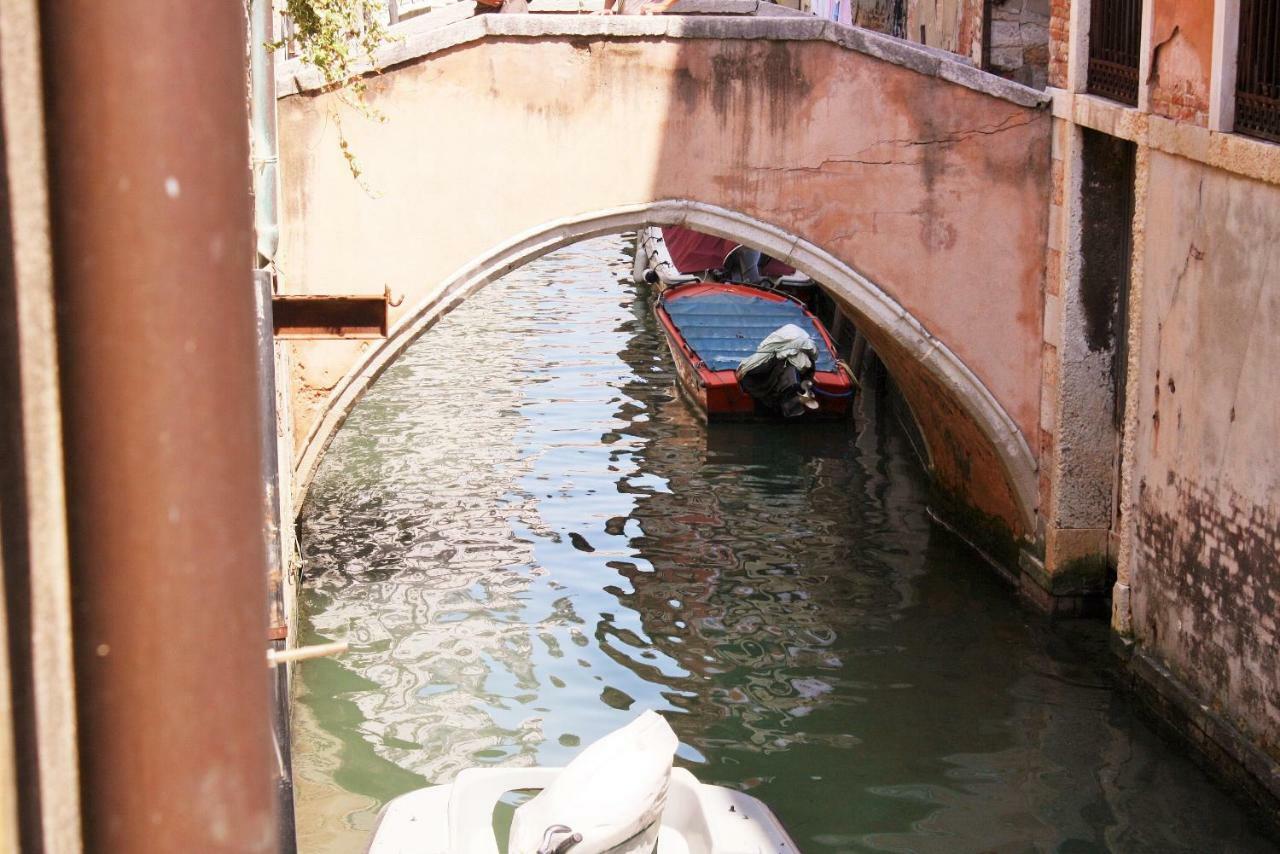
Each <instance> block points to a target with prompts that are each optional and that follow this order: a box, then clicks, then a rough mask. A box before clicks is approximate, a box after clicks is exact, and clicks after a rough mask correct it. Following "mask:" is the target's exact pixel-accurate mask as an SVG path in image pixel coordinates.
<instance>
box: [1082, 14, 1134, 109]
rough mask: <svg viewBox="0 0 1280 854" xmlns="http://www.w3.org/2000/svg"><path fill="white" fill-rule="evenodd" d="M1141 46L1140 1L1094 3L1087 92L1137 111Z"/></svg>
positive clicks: (1090, 29)
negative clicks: (1127, 105) (1134, 108)
mask: <svg viewBox="0 0 1280 854" xmlns="http://www.w3.org/2000/svg"><path fill="white" fill-rule="evenodd" d="M1141 44H1142V0H1093V3H1092V4H1090V10H1089V78H1088V81H1087V85H1086V89H1087V90H1088V92H1089V93H1090V94H1092V95H1101V96H1102V97H1104V98H1110V99H1112V100H1114V101H1119V102H1120V103H1122V104H1129V105H1130V106H1133V107H1136V106H1137V105H1138V52H1139V50H1140V49H1141Z"/></svg>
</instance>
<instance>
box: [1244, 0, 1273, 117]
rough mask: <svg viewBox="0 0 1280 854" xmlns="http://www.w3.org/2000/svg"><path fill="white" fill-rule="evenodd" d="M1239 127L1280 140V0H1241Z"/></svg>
mask: <svg viewBox="0 0 1280 854" xmlns="http://www.w3.org/2000/svg"><path fill="white" fill-rule="evenodd" d="M1237 57H1238V58H1237V60H1236V63H1237V64H1236V130H1237V131H1238V132H1240V133H1244V134H1248V135H1249V136H1256V137H1261V138H1262V139H1269V140H1272V141H1274V142H1280V0H1240V49H1239V52H1238V54H1237Z"/></svg>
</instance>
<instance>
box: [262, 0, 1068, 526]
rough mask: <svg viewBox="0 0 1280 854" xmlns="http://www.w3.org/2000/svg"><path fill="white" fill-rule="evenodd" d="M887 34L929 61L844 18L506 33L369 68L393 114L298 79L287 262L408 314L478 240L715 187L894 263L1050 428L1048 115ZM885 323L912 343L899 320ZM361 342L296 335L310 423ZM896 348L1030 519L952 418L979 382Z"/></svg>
mask: <svg viewBox="0 0 1280 854" xmlns="http://www.w3.org/2000/svg"><path fill="white" fill-rule="evenodd" d="M491 17H492V16H491ZM500 17H501V16H500ZM513 17H514V16H513ZM579 20H581V19H579ZM596 20H597V21H599V20H600V19H596ZM588 23H590V22H588ZM623 23H624V24H625V25H627V26H632V25H633V24H632V22H623ZM784 23H785V24H786V25H787V26H788V27H791V28H792V29H795V30H796V31H797V32H801V31H802V30H803V28H802V27H799V26H793V25H805V26H809V25H811V24H816V25H818V26H819V27H823V26H829V25H823V24H822V23H821V22H816V21H799V22H791V21H786V22H784ZM519 24H520V25H525V22H519ZM537 24H539V22H538V21H536V20H532V21H530V22H529V23H528V24H527V25H529V26H532V25H537ZM497 25H499V26H516V25H517V23H515V22H513V23H511V24H508V23H507V22H498V24H497ZM640 25H641V22H639V21H638V20H637V21H636V22H635V23H634V26H640ZM654 25H661V26H672V24H671V23H670V22H661V21H657V22H654ZM725 25H726V24H725V23H724V22H719V23H716V26H725ZM491 26H492V25H491ZM806 32H807V30H806ZM823 32H825V30H823ZM843 32H850V31H847V30H846V31H843ZM851 35H853V36H856V35H857V34H856V33H852V34H851ZM859 38H865V37H859ZM886 41H887V40H886ZM897 45H901V43H897ZM890 48H893V49H896V50H902V51H908V52H909V53H908V54H904V55H908V59H909V61H910V62H913V63H917V67H919V68H921V69H927V71H926V73H921V71H917V70H913V68H912V67H907V66H906V65H905V64H898V63H890V62H886V61H883V60H881V59H877V58H876V57H875V56H872V55H868V53H866V52H862V51H856V50H849V49H846V48H844V47H842V46H841V45H839V44H833V43H831V42H830V41H818V40H777V39H773V40H762V39H754V40H748V39H743V38H737V39H730V40H716V39H696V38H683V39H668V40H664V39H660V38H652V37H650V38H632V39H606V38H600V37H593V38H588V37H572V36H570V37H560V38H547V39H541V40H525V39H518V38H508V39H491V40H488V41H485V42H483V43H474V42H473V43H469V44H464V45H461V46H459V47H455V48H449V49H445V50H442V51H440V52H437V53H434V54H432V55H431V56H430V58H428V59H425V60H419V61H415V62H410V63H408V64H405V65H404V66H403V67H400V68H397V69H394V70H392V71H390V72H388V73H386V74H384V75H382V76H380V77H377V78H373V79H371V81H370V96H371V99H372V102H373V104H374V106H375V107H377V108H378V109H380V110H381V111H382V112H383V113H384V114H385V115H386V116H387V117H388V120H387V121H386V122H384V123H377V122H372V121H369V120H367V119H365V118H363V117H361V116H359V115H357V114H355V113H354V112H353V111H351V110H350V109H349V108H348V107H347V106H346V105H344V104H343V103H342V102H341V101H340V99H338V98H337V97H336V96H334V95H301V96H293V97H288V98H285V99H284V100H283V101H282V102H281V104H280V127H281V171H282V176H283V181H284V193H283V201H284V222H285V224H286V226H285V231H284V234H283V240H282V251H281V256H280V271H281V276H282V281H283V282H284V286H285V288H286V289H288V290H290V291H294V292H309V293H381V292H382V290H383V288H384V287H389V288H390V289H391V292H392V295H393V298H395V299H397V300H398V299H400V298H401V297H404V300H403V302H402V303H401V304H400V305H399V307H398V308H396V309H394V311H393V316H392V323H393V325H394V324H395V323H396V322H398V321H399V319H400V318H402V317H405V316H407V314H408V313H409V312H411V311H412V310H413V309H414V307H415V306H420V305H421V304H422V302H423V301H424V300H428V299H430V297H431V295H432V293H433V289H438V288H439V287H440V285H441V283H442V282H444V281H445V280H446V279H447V278H448V277H449V276H450V275H451V274H453V273H454V272H455V271H457V270H459V269H462V268H464V267H465V266H466V265H467V264H468V262H469V261H470V260H471V259H473V258H476V257H478V256H481V255H483V254H484V253H486V252H487V251H490V250H492V249H493V248H494V247H496V246H498V245H499V244H502V243H503V242H505V241H507V240H510V239H511V238H512V237H514V236H516V235H519V234H522V233H525V232H531V231H536V230H537V229H538V228H539V227H540V226H542V225H544V224H546V223H549V222H555V221H558V220H561V219H564V218H566V217H572V216H574V215H579V214H582V213H584V212H589V211H598V210H605V209H609V208H612V207H615V206H620V205H635V204H644V203H649V202H653V201H656V200H661V199H691V200H694V201H701V202H707V203H710V204H714V205H718V206H720V207H723V208H727V209H730V210H735V211H740V212H742V213H743V214H746V215H747V216H749V217H752V218H754V219H756V220H759V221H761V222H765V223H771V224H774V225H777V226H779V227H782V228H784V229H785V230H787V231H789V232H791V233H792V234H794V235H796V236H798V237H801V238H803V239H804V240H807V241H810V242H812V243H813V244H815V245H817V246H820V247H822V248H824V249H826V250H827V251H829V252H831V253H832V254H834V255H835V256H836V257H838V258H839V259H840V260H841V261H843V262H844V263H847V264H848V265H849V266H851V267H853V268H854V269H855V270H857V271H858V272H859V273H861V274H862V275H863V276H865V277H866V278H868V279H870V280H871V281H873V282H875V283H876V284H877V285H879V286H880V287H881V288H883V289H884V290H885V291H886V292H887V293H889V294H890V295H891V296H892V298H893V299H894V300H896V301H897V302H898V303H899V304H900V305H901V306H902V309H903V310H904V311H905V312H908V313H910V315H912V316H913V317H915V318H917V319H918V320H919V321H920V323H922V324H923V325H924V327H925V328H927V329H928V330H929V332H930V333H931V334H933V335H935V336H937V338H938V339H940V340H941V341H943V342H945V344H946V345H947V346H948V347H949V348H951V349H952V350H953V351H954V352H955V353H956V354H957V355H958V356H959V358H960V359H961V360H962V361H963V363H964V364H965V365H966V366H967V367H968V369H969V370H971V371H972V372H973V374H975V375H976V376H977V377H978V378H979V379H980V381H981V382H982V384H983V385H984V386H985V387H986V388H987V389H989V390H990V392H991V393H992V394H993V395H994V396H995V398H996V399H997V400H998V401H999V404H1000V405H1001V406H1002V407H1003V409H1004V411H1005V412H1007V413H1008V415H1009V417H1011V418H1012V421H1013V423H1015V424H1016V425H1017V429H1018V430H1019V431H1020V432H1021V433H1022V434H1023V435H1032V431H1033V430H1034V429H1035V428H1036V424H1037V420H1038V414H1039V372H1040V367H1039V356H1040V344H1039V339H1040V330H1041V284H1042V276H1043V246H1044V235H1045V233H1046V228H1047V223H1046V220H1047V194H1048V154H1049V150H1048V149H1049V145H1048V133H1049V118H1048V115H1047V114H1046V113H1045V112H1044V111H1042V110H1037V109H1034V108H1029V107H1027V106H1020V105H1019V103H1017V102H1014V101H1010V100H1006V99H1005V98H1001V97H993V96H992V95H990V94H986V93H985V92H982V91H977V90H976V89H975V88H970V87H967V86H962V85H957V84H955V83H952V82H949V81H948V80H946V79H943V78H942V77H941V76H938V71H937V69H938V60H937V59H934V58H933V57H932V56H931V55H929V54H928V53H926V52H921V51H920V49H918V48H909V47H908V46H901V47H894V46H889V48H886V50H887V49H890ZM877 49H879V48H877ZM911 51H914V52H911ZM929 71H931V72H932V73H928V72H929ZM946 73H948V74H965V73H968V74H976V72H971V71H969V70H967V69H963V68H960V69H957V70H954V71H950V70H949V71H947V72H946ZM979 76H981V75H979ZM996 82H997V83H998V82H999V81H996ZM993 85H994V84H993ZM1002 85H1006V86H1007V85H1009V84H1002ZM1010 91H1011V92H1013V91H1014V90H1010ZM1025 92H1026V90H1019V91H1018V93H1016V94H1017V97H1018V98H1022V99H1025V98H1026V97H1027V95H1026V94H1023V93H1025ZM1024 103H1025V100H1024ZM339 130H340V131H341V135H342V136H343V137H344V138H345V139H346V140H347V143H348V145H349V146H350V150H351V151H352V152H354V154H355V156H356V158H357V159H358V161H359V164H360V166H361V168H362V170H363V172H362V176H361V182H360V183H359V184H358V183H357V182H355V181H353V180H352V179H351V177H350V174H349V172H348V169H347V165H346V163H345V162H344V160H343V158H342V155H341V151H340V149H339V145H338V140H339ZM872 331H873V332H874V330H872ZM877 345H878V346H881V347H882V348H883V349H885V350H886V351H888V352H890V353H892V352H893V348H894V343H893V342H892V341H891V340H886V341H884V342H877ZM365 346H368V345H366V344H361V343H359V342H310V343H300V344H295V345H293V357H294V359H293V363H294V365H295V372H296V373H295V381H296V383H297V385H298V387H299V388H300V389H302V390H303V391H302V392H301V393H300V394H299V395H297V396H296V397H295V401H296V403H297V407H296V409H295V414H296V416H297V423H298V431H299V436H298V438H299V439H301V438H302V437H303V436H304V435H305V434H306V432H307V431H308V430H309V429H310V427H311V425H312V424H313V423H314V422H315V420H316V418H317V416H318V414H319V413H320V412H321V411H322V409H323V407H324V406H325V404H326V400H327V398H328V393H329V390H330V389H332V388H334V387H335V386H336V385H337V384H338V382H339V381H340V380H341V379H342V377H343V376H344V375H345V374H346V373H347V371H348V370H350V369H351V367H352V365H354V364H355V363H356V362H357V361H358V359H359V356H360V350H361V349H362V348H364V347H365ZM891 358H892V356H891ZM899 364H900V367H899V370H901V371H903V372H909V371H911V370H913V369H914V370H917V371H920V372H922V374H921V377H920V378H919V381H917V382H914V383H913V382H912V381H911V380H910V379H908V380H907V381H906V382H905V383H904V386H911V387H915V388H918V389H920V390H921V391H918V393H917V400H915V401H913V406H915V407H916V409H917V414H921V413H923V415H922V418H921V420H922V423H923V424H924V426H925V432H926V436H927V437H931V440H932V441H934V442H936V443H937V445H938V447H936V448H933V451H934V456H935V464H938V467H939V470H940V472H941V473H942V475H943V477H944V481H945V480H946V479H950V482H949V483H945V484H944V485H946V486H949V487H951V488H954V489H955V490H956V491H957V492H960V493H962V494H964V495H965V496H966V497H969V498H972V499H973V500H974V502H975V503H976V504H977V505H978V506H979V508H980V509H981V510H982V511H983V512H985V513H988V514H990V515H992V516H995V517H998V518H1001V519H1005V520H1006V522H1007V523H1008V525H1009V527H1010V529H1011V530H1012V531H1013V533H1015V534H1024V533H1028V532H1027V530H1026V525H1025V522H1024V521H1023V517H1020V516H1019V514H1017V513H1016V512H1015V511H1014V509H1013V508H1011V507H1010V501H1009V499H1008V496H1010V495H1011V494H1012V493H1013V492H1014V490H1013V489H1012V488H1011V487H1010V485H1009V483H1008V482H1007V480H1006V481H1005V482H1003V483H997V484H996V486H993V487H991V488H988V487H987V486H986V485H985V483H984V482H983V481H982V479H983V478H988V477H990V476H991V475H990V471H991V468H990V466H989V465H988V463H989V461H990V459H992V456H993V455H992V451H991V449H990V447H989V445H984V444H983V443H982V442H981V441H978V440H974V439H973V438H972V435H973V434H974V433H976V432H977V431H976V430H973V429H969V427H970V426H971V425H958V424H952V423H951V422H952V421H953V420H954V419H952V418H951V417H950V415H949V414H948V412H949V411H951V410H954V411H956V412H962V413H963V412H964V411H965V409H966V406H969V405H970V404H971V402H967V401H956V400H949V399H947V398H946V395H941V396H930V395H929V394H928V393H927V392H925V391H923V390H924V389H926V388H927V387H928V383H929V382H930V379H929V375H928V371H929V369H928V368H925V367H922V366H921V365H920V363H919V360H918V359H912V360H910V361H909V362H908V361H906V360H899ZM935 385H936V381H935ZM930 424H934V425H939V426H937V427H935V428H934V429H933V430H932V432H931V431H930V428H929V425H930ZM943 425H945V426H947V427H949V428H950V433H949V435H950V436H951V437H952V440H953V441H952V443H951V445H948V444H947V441H946V439H945V438H944V434H945V433H946V432H947V431H946V430H945V429H943ZM931 447H932V444H931ZM974 471H977V472H979V475H977V476H973V475H972V474H970V475H967V477H968V480H966V479H965V477H962V476H961V474H962V473H964V472H970V473H972V472H974ZM952 474H954V477H952V476H951V475H952ZM1006 474H1007V473H1006Z"/></svg>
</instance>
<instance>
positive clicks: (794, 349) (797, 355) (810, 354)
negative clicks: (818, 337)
mask: <svg viewBox="0 0 1280 854" xmlns="http://www.w3.org/2000/svg"><path fill="white" fill-rule="evenodd" d="M817 358H818V347H817V345H816V344H814V343H813V337H812V336H811V335H809V333H808V332H805V331H804V330H803V329H801V328H800V327H799V326H796V325H795V324H793V323H788V324H787V325H786V326H780V327H779V328H777V329H775V330H774V331H772V332H770V333H769V334H768V335H767V336H766V337H765V339H764V340H763V341H761V342H760V345H759V346H758V347H756V351H755V352H754V353H752V354H751V355H750V356H748V357H747V358H745V359H743V360H742V364H740V365H738V370H737V375H738V376H739V377H741V376H743V375H744V374H748V373H750V372H751V371H754V370H755V369H756V368H759V367H761V366H762V365H767V364H768V363H769V362H771V361H773V360H774V359H785V360H787V361H788V362H789V363H791V367H793V368H795V369H796V370H797V371H807V370H808V369H809V367H810V366H811V365H812V364H813V363H814V361H816V360H817Z"/></svg>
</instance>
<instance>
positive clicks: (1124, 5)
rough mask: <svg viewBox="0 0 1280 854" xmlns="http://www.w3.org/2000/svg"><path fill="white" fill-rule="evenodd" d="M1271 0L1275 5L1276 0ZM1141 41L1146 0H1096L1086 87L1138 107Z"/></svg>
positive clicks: (1092, 14)
mask: <svg viewBox="0 0 1280 854" xmlns="http://www.w3.org/2000/svg"><path fill="white" fill-rule="evenodd" d="M1262 2H1267V0H1262ZM1270 2H1272V3H1273V5H1274V3H1275V2H1276V0H1270ZM1141 44H1142V0H1093V3H1092V4H1090V9H1089V76H1088V79H1087V80H1086V86H1085V88H1086V90H1087V91H1088V92H1089V93H1090V94H1092V95H1101V96H1102V97H1104V98H1111V99H1112V100H1114V101H1119V102H1121V103H1122V104H1129V105H1130V106H1134V107H1136V106H1137V105H1138V52H1139V50H1140V49H1141Z"/></svg>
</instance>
